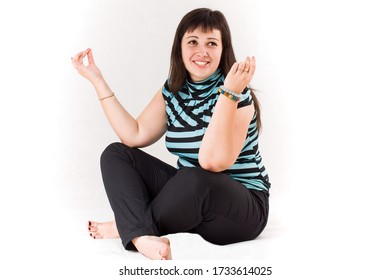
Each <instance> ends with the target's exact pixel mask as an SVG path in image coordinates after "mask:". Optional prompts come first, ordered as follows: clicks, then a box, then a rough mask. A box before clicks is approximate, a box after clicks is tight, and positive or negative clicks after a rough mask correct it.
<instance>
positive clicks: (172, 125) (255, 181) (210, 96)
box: [162, 69, 270, 193]
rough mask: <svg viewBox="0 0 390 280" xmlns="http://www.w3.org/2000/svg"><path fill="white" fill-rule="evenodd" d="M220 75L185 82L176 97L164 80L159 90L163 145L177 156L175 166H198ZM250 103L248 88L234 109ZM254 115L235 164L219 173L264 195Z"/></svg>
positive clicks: (265, 183)
mask: <svg viewBox="0 0 390 280" xmlns="http://www.w3.org/2000/svg"><path fill="white" fill-rule="evenodd" d="M223 83H224V76H223V75H222V73H221V71H220V70H219V69H218V70H217V71H216V72H215V73H214V74H213V75H211V76H210V77H209V78H207V79H206V80H204V81H201V82H191V81H188V80H187V82H186V84H185V85H184V86H183V87H182V88H181V90H180V91H179V92H178V93H177V94H173V93H171V92H170V91H169V86H168V80H167V81H166V82H165V84H164V87H163V89H162V93H163V96H164V100H165V104H166V113H167V116H168V121H167V122H168V123H167V125H168V130H167V133H166V138H165V143H166V146H167V149H168V150H169V151H170V152H171V153H172V154H174V155H177V156H178V157H179V159H178V161H177V167H178V168H182V167H199V166H200V165H199V162H198V154H199V147H200V144H201V142H202V139H203V136H204V134H205V132H206V129H207V126H208V124H209V123H210V120H211V117H212V115H213V112H214V107H215V104H216V102H217V100H218V98H219V95H220V94H219V93H218V89H219V87H220V86H222V85H223ZM251 104H252V96H251V94H250V90H249V89H245V90H244V92H243V96H242V98H241V99H240V101H239V103H238V108H241V107H244V106H248V105H251ZM258 136H259V133H258V130H257V125H256V114H254V116H253V118H252V120H251V122H250V124H249V128H248V133H247V136H246V139H245V143H244V146H243V148H242V150H241V153H240V155H239V156H238V158H237V160H236V162H235V163H234V164H233V165H232V166H231V167H229V168H228V169H226V170H224V171H222V172H223V173H226V174H229V175H230V176H231V177H232V178H233V179H235V180H237V181H238V182H240V183H242V184H243V185H244V186H246V187H247V188H250V189H257V190H261V191H264V192H267V193H268V190H269V187H270V183H269V180H268V174H267V171H266V169H265V167H264V165H263V164H262V158H261V156H260V153H259V149H258Z"/></svg>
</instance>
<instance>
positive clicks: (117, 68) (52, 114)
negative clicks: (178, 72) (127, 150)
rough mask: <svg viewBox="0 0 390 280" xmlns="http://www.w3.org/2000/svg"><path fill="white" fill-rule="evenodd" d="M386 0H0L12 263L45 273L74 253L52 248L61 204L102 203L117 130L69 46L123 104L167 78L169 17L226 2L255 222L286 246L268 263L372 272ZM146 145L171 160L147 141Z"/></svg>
mask: <svg viewBox="0 0 390 280" xmlns="http://www.w3.org/2000/svg"><path fill="white" fill-rule="evenodd" d="M385 2H386V1H375V0H374V1H373V0H370V1H347V0H338V1H332V0H330V1H329V0H328V1H304V0H298V1H283V0H279V1H255V0H253V1H233V0H229V1H226V0H224V1H222V0H214V1H200V0H198V1H179V0H167V1H151V0H143V1H138V0H137V1H125V0H120V1H108V0H100V1H92V0H88V1H87V0H80V1H76V0H71V1H43V0H38V1H1V2H0V3H1V4H0V30H1V32H0V37H1V44H0V50H1V52H0V71H1V72H0V74H1V76H0V81H1V87H0V92H1V95H0V96H1V101H0V104H1V105H0V106H1V107H0V108H1V110H0V124H1V138H0V144H1V145H0V152H1V154H0V157H1V158H0V167H1V169H0V172H1V179H0V183H1V196H0V203H1V204H0V207H1V208H0V210H1V212H0V218H1V222H2V224H3V225H2V229H1V240H0V242H1V243H3V244H0V245H2V250H1V254H2V255H4V256H5V257H6V259H7V260H8V261H7V265H6V267H8V268H9V271H10V273H11V275H13V276H15V279H18V277H17V273H16V271H19V273H22V272H24V273H27V275H30V276H31V275H35V274H38V275H39V274H41V273H42V270H41V269H42V265H45V263H46V264H47V265H46V269H47V270H48V273H49V272H50V273H52V274H54V273H58V270H55V269H53V270H50V269H49V266H52V265H53V262H55V263H56V264H57V265H59V263H61V264H63V263H64V262H65V260H67V259H69V258H72V257H73V255H72V254H69V253H65V254H64V253H62V252H61V251H62V246H66V244H71V242H72V240H71V236H72V234H71V233H70V232H69V230H67V229H68V225H67V224H68V223H69V222H71V221H72V219H73V218H74V217H73V216H72V215H73V214H64V213H77V210H79V209H94V208H96V209H103V210H106V211H107V213H108V214H110V209H109V205H108V202H107V199H106V197H105V193H104V188H103V185H102V182H101V177H100V170H99V157H100V153H101V152H102V150H103V149H104V148H105V147H106V146H107V145H108V144H109V143H111V142H114V141H118V139H117V137H116V136H115V135H114V133H113V132H112V130H111V129H110V127H109V125H108V123H107V121H106V119H105V117H104V114H103V112H102V110H101V108H100V107H99V102H98V100H97V98H96V95H95V92H94V90H93V87H92V86H91V85H90V84H89V82H88V81H87V80H85V79H83V78H82V77H81V76H79V75H78V74H77V72H76V71H75V70H74V69H73V68H72V65H71V62H70V58H71V56H73V55H74V54H75V53H77V52H79V51H81V50H84V49H86V48H92V49H93V51H94V54H95V61H96V63H97V64H98V66H99V67H100V69H101V70H102V72H103V73H104V76H105V78H106V80H107V81H108V83H109V84H110V86H111V88H112V89H113V91H114V92H115V93H116V95H117V96H118V98H119V99H120V100H121V102H122V103H123V105H124V106H125V107H126V108H127V109H128V111H129V112H131V113H133V115H134V116H137V115H138V114H139V113H140V112H141V110H142V109H143V108H144V106H145V105H146V104H147V103H148V102H149V100H150V98H151V97H152V96H153V94H154V93H155V92H156V90H157V89H158V88H159V87H160V86H161V85H162V84H163V83H164V81H165V79H166V77H167V73H168V68H169V58H170V48H171V45H172V39H173V36H174V33H175V29H176V27H177V24H178V23H179V21H180V19H181V18H182V16H184V14H185V13H187V12H188V11H190V10H191V9H193V8H197V7H203V6H206V7H209V8H212V9H218V10H221V11H222V12H223V13H224V14H225V16H226V18H227V20H228V22H229V24H230V28H231V32H232V36H233V45H234V48H235V52H236V57H237V59H239V60H241V59H244V58H245V56H248V55H254V56H256V60H257V70H256V74H255V77H254V79H253V81H252V86H253V87H254V88H256V89H258V90H259V93H258V96H259V99H260V101H261V106H262V120H263V130H262V134H261V137H260V141H261V143H260V148H261V153H262V156H263V158H264V163H265V165H266V167H267V169H268V172H269V175H270V179H271V182H272V188H271V216H270V219H271V221H273V222H275V223H278V224H280V225H281V227H280V228H281V229H283V230H282V231H280V232H277V233H276V234H277V235H286V236H289V237H291V242H292V243H294V244H293V245H292V247H289V248H290V249H291V248H294V249H295V250H293V251H291V250H290V251H289V252H286V255H288V256H289V257H288V259H287V258H284V261H283V262H282V261H280V263H278V261H277V260H273V261H272V262H274V263H271V264H269V265H273V266H274V267H278V268H279V270H285V271H284V273H287V275H290V276H295V277H296V278H298V277H301V278H302V277H304V276H305V275H307V276H308V277H309V276H311V277H312V276H313V273H317V274H318V275H317V277H316V279H321V277H319V276H321V275H322V276H324V275H328V276H329V275H331V276H335V277H336V278H337V275H341V274H342V275H345V276H355V275H356V276H358V275H366V276H367V277H368V276H370V277H372V279H385V278H386V275H387V276H388V275H389V273H388V272H386V271H385V264H386V263H387V262H386V258H387V260H388V259H389V253H388V252H389V250H388V249H389V242H388V237H389V233H390V232H389V225H388V224H389V223H388V214H389V210H390V209H389V206H388V197H389V192H388V189H389V188H390V182H389V179H388V175H387V173H388V170H387V169H388V168H389V163H388V159H389V156H390V153H389V140H390V139H389V138H390V137H389V124H388V122H389V119H390V114H389V112H388V111H389V110H388V107H389V105H388V104H389V98H388V95H389V94H390V84H389V83H390V82H389V81H390V67H389V65H390V52H389V49H390V36H389V34H390V32H389V31H390V30H389V26H390V18H389V16H388V15H389V13H390V10H389V8H387V7H386V5H385ZM146 150H147V151H149V152H150V153H152V154H153V155H155V156H158V157H160V158H161V159H163V160H165V161H167V162H169V163H171V164H173V165H174V164H175V158H173V157H172V156H171V155H169V154H168V152H167V151H166V150H165V147H164V143H163V142H162V141H160V142H158V143H157V144H156V145H155V146H153V147H149V148H147V149H146ZM68 210H69V211H68ZM64 244H65V245H64ZM280 249H281V248H279V251H281V250H280ZM74 253H75V254H77V252H74ZM39 256H40V257H39ZM49 260H51V261H49ZM53 260H54V261H53ZM44 267H45V266H44ZM63 269H65V268H64V267H63ZM68 269H72V268H71V267H70V268H68ZM374 276H375V277H374ZM76 279H77V278H76ZM294 279H295V278H294Z"/></svg>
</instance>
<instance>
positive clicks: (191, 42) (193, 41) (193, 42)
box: [188, 40, 197, 45]
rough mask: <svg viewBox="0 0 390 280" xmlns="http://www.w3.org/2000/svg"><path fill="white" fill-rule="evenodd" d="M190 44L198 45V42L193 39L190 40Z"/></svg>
mask: <svg viewBox="0 0 390 280" xmlns="http://www.w3.org/2000/svg"><path fill="white" fill-rule="evenodd" d="M188 44H189V45H196V44H197V42H196V41H195V40H192V41H189V42H188Z"/></svg>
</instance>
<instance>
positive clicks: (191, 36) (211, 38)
mask: <svg viewBox="0 0 390 280" xmlns="http://www.w3.org/2000/svg"><path fill="white" fill-rule="evenodd" d="M190 38H195V39H199V37H198V36H195V35H190V36H188V37H187V38H186V39H190ZM207 40H216V41H219V40H218V39H217V38H215V37H207Z"/></svg>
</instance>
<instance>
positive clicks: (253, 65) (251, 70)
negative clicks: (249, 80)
mask: <svg viewBox="0 0 390 280" xmlns="http://www.w3.org/2000/svg"><path fill="white" fill-rule="evenodd" d="M249 65H250V66H249V74H251V75H253V74H254V73H255V70H256V58H255V57H254V56H252V57H251V59H250V64H249Z"/></svg>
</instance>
